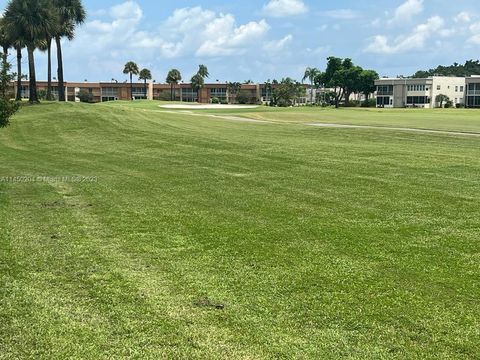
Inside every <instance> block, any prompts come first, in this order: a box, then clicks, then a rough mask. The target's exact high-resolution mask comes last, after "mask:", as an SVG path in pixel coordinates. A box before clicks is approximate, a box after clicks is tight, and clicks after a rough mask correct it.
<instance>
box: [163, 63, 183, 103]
mask: <svg viewBox="0 0 480 360" xmlns="http://www.w3.org/2000/svg"><path fill="white" fill-rule="evenodd" d="M180 81H182V74H181V73H180V71H178V70H177V69H172V70H170V71H169V72H168V75H167V84H170V100H171V101H173V100H175V99H174V95H173V94H174V90H175V85H177V84H178V83H179V82H180Z"/></svg>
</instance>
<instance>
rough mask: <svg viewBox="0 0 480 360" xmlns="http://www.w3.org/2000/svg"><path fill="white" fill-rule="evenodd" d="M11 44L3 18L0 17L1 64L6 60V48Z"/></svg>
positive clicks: (5, 62)
mask: <svg viewBox="0 0 480 360" xmlns="http://www.w3.org/2000/svg"><path fill="white" fill-rule="evenodd" d="M11 46H12V38H11V36H10V34H9V33H8V29H7V26H6V23H5V20H4V19H3V18H0V47H1V48H2V61H3V65H6V64H7V62H8V49H9V48H10V47H11Z"/></svg>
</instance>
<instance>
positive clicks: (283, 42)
mask: <svg viewBox="0 0 480 360" xmlns="http://www.w3.org/2000/svg"><path fill="white" fill-rule="evenodd" d="M292 40H293V36H292V35H291V34H288V35H287V36H285V37H284V38H283V39H280V40H272V41H267V42H266V43H265V44H264V45H263V49H264V50H265V51H268V52H270V53H275V52H280V51H282V50H284V49H285V48H286V47H287V46H288V45H289V44H290V43H291V42H292Z"/></svg>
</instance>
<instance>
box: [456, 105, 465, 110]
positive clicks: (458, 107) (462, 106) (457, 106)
mask: <svg viewBox="0 0 480 360" xmlns="http://www.w3.org/2000/svg"><path fill="white" fill-rule="evenodd" d="M455 106H456V108H457V109H464V108H465V104H457V105H455Z"/></svg>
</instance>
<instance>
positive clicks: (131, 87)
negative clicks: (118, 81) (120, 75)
mask: <svg viewBox="0 0 480 360" xmlns="http://www.w3.org/2000/svg"><path fill="white" fill-rule="evenodd" d="M130 100H133V74H132V73H130Z"/></svg>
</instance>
